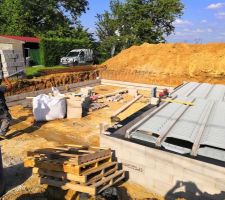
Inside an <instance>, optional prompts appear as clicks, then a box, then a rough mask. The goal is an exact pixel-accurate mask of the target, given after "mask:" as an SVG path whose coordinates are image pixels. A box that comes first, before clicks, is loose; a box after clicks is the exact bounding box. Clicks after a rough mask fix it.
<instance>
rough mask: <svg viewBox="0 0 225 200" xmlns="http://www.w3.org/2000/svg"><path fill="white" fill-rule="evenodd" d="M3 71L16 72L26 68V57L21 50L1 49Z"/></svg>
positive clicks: (7, 72)
mask: <svg viewBox="0 0 225 200" xmlns="http://www.w3.org/2000/svg"><path fill="white" fill-rule="evenodd" d="M0 54H1V63H2V71H3V72H4V74H5V75H6V74H8V75H11V74H14V73H16V72H18V71H22V70H24V69H25V62H24V57H23V54H22V53H21V52H16V51H14V50H0Z"/></svg>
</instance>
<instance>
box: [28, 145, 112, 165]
mask: <svg viewBox="0 0 225 200" xmlns="http://www.w3.org/2000/svg"><path fill="white" fill-rule="evenodd" d="M27 155H28V157H36V158H38V157H42V158H49V159H65V160H67V161H71V162H72V163H73V164H76V165H80V164H82V163H86V162H89V161H92V160H96V159H98V158H102V157H106V156H110V155H111V150H110V149H99V148H96V147H87V146H78V145H67V146H63V147H57V148H47V149H39V150H36V151H32V152H31V151H29V152H28V153H27Z"/></svg>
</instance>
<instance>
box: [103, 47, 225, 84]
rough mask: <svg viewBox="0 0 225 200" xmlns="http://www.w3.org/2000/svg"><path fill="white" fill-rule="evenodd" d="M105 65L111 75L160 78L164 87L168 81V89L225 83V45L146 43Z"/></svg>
mask: <svg viewBox="0 0 225 200" xmlns="http://www.w3.org/2000/svg"><path fill="white" fill-rule="evenodd" d="M103 65H106V66H107V69H108V70H109V71H129V72H130V73H133V72H134V73H136V74H137V75H138V74H142V75H145V74H143V72H146V73H147V74H148V76H149V77H155V78H158V79H159V82H160V83H161V84H163V81H162V80H160V79H165V81H164V84H166V85H168V84H169V83H170V84H171V85H174V84H177V82H182V81H188V80H196V81H205V82H213V83H225V80H223V79H224V78H225V43H211V44H182V43H180V44H179V43H177V44H148V43H144V44H143V45H141V46H132V47H131V48H129V49H126V50H123V51H122V52H121V53H120V54H118V55H117V56H115V57H113V58H111V59H109V60H107V61H106V62H105V63H103ZM168 77H169V78H170V81H168ZM121 79H123V77H122V76H121ZM131 79H133V77H132V78H131ZM177 79H179V80H177ZM131 81H132V80H131ZM144 82H145V81H144ZM155 82H157V81H155Z"/></svg>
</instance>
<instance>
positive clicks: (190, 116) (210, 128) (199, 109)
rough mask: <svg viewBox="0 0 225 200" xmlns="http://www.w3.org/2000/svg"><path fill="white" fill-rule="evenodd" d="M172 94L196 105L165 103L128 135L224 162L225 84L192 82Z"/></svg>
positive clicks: (185, 152)
mask: <svg viewBox="0 0 225 200" xmlns="http://www.w3.org/2000/svg"><path fill="white" fill-rule="evenodd" d="M172 96H173V97H174V98H176V99H178V100H180V101H186V102H193V103H194V105H193V106H188V105H183V104H176V103H164V104H162V105H161V106H160V107H158V108H157V109H156V110H155V111H154V112H153V113H150V114H149V116H148V117H146V118H145V119H143V120H140V121H139V122H138V123H137V124H136V125H134V126H133V127H131V128H130V129H129V130H128V133H127V136H129V137H131V138H136V139H139V140H144V141H147V142H150V143H153V144H155V145H156V146H162V147H164V148H165V149H168V150H170V151H174V152H177V153H181V154H191V155H195V156H197V155H201V156H204V157H208V158H213V159H216V160H221V161H224V162H225V123H224V122H225V98H224V97H225V86H224V85H212V84H206V83H195V82H191V83H186V84H184V85H183V86H182V87H180V88H178V90H176V91H174V92H173V94H172Z"/></svg>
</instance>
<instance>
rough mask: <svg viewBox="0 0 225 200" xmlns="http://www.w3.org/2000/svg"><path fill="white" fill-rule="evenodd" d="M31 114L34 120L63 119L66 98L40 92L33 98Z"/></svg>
mask: <svg viewBox="0 0 225 200" xmlns="http://www.w3.org/2000/svg"><path fill="white" fill-rule="evenodd" d="M33 114H34V118H35V120H36V121H50V120H55V119H63V118H64V117H65V115H66V100H65V98H60V97H50V96H48V95H45V94H41V95H39V96H37V97H35V98H34V99H33Z"/></svg>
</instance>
